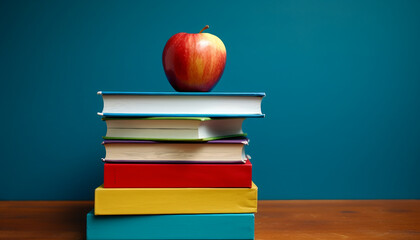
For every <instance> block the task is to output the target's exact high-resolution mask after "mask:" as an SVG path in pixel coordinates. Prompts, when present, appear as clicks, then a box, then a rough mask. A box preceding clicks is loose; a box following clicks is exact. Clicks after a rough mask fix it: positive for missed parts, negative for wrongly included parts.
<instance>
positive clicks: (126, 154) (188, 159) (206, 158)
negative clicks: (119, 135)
mask: <svg viewBox="0 0 420 240" xmlns="http://www.w3.org/2000/svg"><path fill="white" fill-rule="evenodd" d="M246 144H248V139H246V138H241V139H225V140H214V141H208V142H155V141H134V140H105V141H104V142H103V145H104V146H105V150H106V156H105V159H104V161H105V162H115V163H121V162H154V163H157V162H161V163H164V162H166V163H168V162H171V163H197V162H201V163H244V162H246V159H247V157H246V155H245V150H244V145H246Z"/></svg>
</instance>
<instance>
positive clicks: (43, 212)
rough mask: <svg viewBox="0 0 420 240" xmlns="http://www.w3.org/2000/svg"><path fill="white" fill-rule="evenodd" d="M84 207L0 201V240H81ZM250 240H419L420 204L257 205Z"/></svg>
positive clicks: (324, 202)
mask: <svg viewBox="0 0 420 240" xmlns="http://www.w3.org/2000/svg"><path fill="white" fill-rule="evenodd" d="M92 207H93V202H90V201H0V239H8V240H9V239H10V240H14V239H65V240H66V239H69V240H70V239H85V231H86V227H85V224H86V220H85V216H86V213H87V212H89V211H90V210H91V209H92ZM258 207H259V209H258V213H257V215H256V221H255V239H257V240H268V239H276V240H281V239H297V240H301V239H311V240H313V239H326V240H328V239H387V240H388V239H390V240H393V239H401V240H403V239H404V240H418V239H420V200H356V201H354V200H339V201H338V200H310V201H308V200H299V201H259V205H258Z"/></svg>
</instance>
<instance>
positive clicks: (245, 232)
mask: <svg viewBox="0 0 420 240" xmlns="http://www.w3.org/2000/svg"><path fill="white" fill-rule="evenodd" d="M86 239H87V240H111V239H120V240H134V239H136V240H146V239H148V240H152V239H159V240H163V239H166V240H173V239H178V240H180V239H190V240H192V239H195V240H196V239H207V240H216V239H225V240H230V239H237V240H252V239H254V214H252V213H237V214H186V215H184V214H181V215H131V216H95V215H94V213H93V211H91V212H89V213H88V214H87V226H86Z"/></svg>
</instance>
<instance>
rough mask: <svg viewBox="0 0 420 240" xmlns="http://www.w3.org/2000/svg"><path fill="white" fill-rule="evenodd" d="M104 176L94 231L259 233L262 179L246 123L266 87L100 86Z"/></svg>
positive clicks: (172, 235) (95, 235)
mask: <svg viewBox="0 0 420 240" xmlns="http://www.w3.org/2000/svg"><path fill="white" fill-rule="evenodd" d="M99 94H101V95H102V97H103V101H104V108H103V111H102V112H101V113H99V115H102V116H103V118H102V119H103V120H104V121H105V122H106V125H107V133H106V136H105V137H104V142H103V145H104V146H105V150H106V156H105V158H104V159H103V161H104V162H105V164H104V184H103V185H102V186H100V187H98V188H97V189H96V190H95V204H94V210H93V211H91V212H90V213H88V215H87V239H88V240H94V239H95V240H99V239H101V240H103V239H149V240H150V239H161V240H162V239H168V240H169V239H195V240H198V239H247V240H249V239H254V213H255V212H256V211H257V186H256V185H255V184H254V183H253V182H252V164H251V162H250V157H249V156H248V155H247V154H246V153H245V145H247V144H248V142H249V140H248V139H247V138H246V134H245V133H243V131H242V122H243V121H244V119H245V118H248V117H263V116H264V115H263V114H262V113H261V101H262V98H263V97H264V96H265V94H264V93H158V92H154V93H138V92H99Z"/></svg>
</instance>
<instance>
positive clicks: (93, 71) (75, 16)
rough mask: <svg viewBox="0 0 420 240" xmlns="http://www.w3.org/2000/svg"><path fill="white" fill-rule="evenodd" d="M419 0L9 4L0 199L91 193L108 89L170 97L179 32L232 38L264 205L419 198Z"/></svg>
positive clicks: (1, 77) (1, 12)
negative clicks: (168, 51) (254, 97)
mask: <svg viewBox="0 0 420 240" xmlns="http://www.w3.org/2000/svg"><path fill="white" fill-rule="evenodd" d="M419 13H420V2H419V1H397V0H395V1H382V0H378V1H335V0H332V1H309V0H308V1H299V0H298V1H295V0H290V1H273V2H268V1H267V2H261V3H260V2H259V3H258V4H257V2H256V1H240V2H239V1H238V2H231V1H229V2H227V1H206V2H196V1H165V2H162V1H147V2H146V1H144V2H141V1H86V2H85V1H80V2H77V1H68V2H62V1H27V2H21V1H9V2H6V1H1V3H0V82H1V83H0V84H1V85H0V91H1V94H0V98H1V112H2V113H1V118H0V121H1V122H0V126H1V127H2V131H1V135H2V137H1V144H0V148H1V149H0V154H1V160H0V163H1V165H0V189H1V191H0V199H1V200H6V199H9V200H17V199H55V200H63V199H92V198H93V190H94V188H95V187H96V186H97V185H99V184H101V179H102V177H103V175H102V163H101V161H100V158H101V157H103V156H104V149H103V147H102V146H101V145H100V143H101V136H102V135H104V134H105V130H106V129H105V124H104V123H102V122H101V120H100V118H99V117H98V116H97V115H96V112H98V111H101V109H102V100H101V98H100V97H99V96H97V95H96V91H98V90H125V91H172V89H171V86H170V85H169V83H168V82H167V80H166V78H165V75H164V72H163V69H162V65H161V54H162V50H163V47H164V45H165V43H166V40H168V39H169V38H170V37H171V36H172V35H173V34H175V33H178V32H198V31H200V30H201V28H202V27H203V26H204V25H206V24H209V25H210V29H209V30H208V32H210V33H213V34H215V35H217V36H219V37H220V38H221V39H222V40H223V41H224V43H225V45H226V48H227V51H228V59H227V65H226V70H225V73H224V75H223V77H222V79H221V81H220V82H219V84H218V85H217V87H216V88H215V89H214V91H265V92H266V93H267V97H266V98H265V99H264V101H263V111H264V112H265V113H266V114H267V117H266V118H265V119H250V120H247V121H246V123H245V126H244V128H245V130H246V131H247V132H248V133H249V137H250V138H251V145H250V146H249V147H248V152H249V153H250V154H251V155H252V157H253V164H254V179H255V182H256V183H257V184H258V185H259V188H260V198H261V199H355V198H360V199H376V198H420V177H419V176H420V124H419V123H420V44H419V43H420V14H419Z"/></svg>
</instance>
